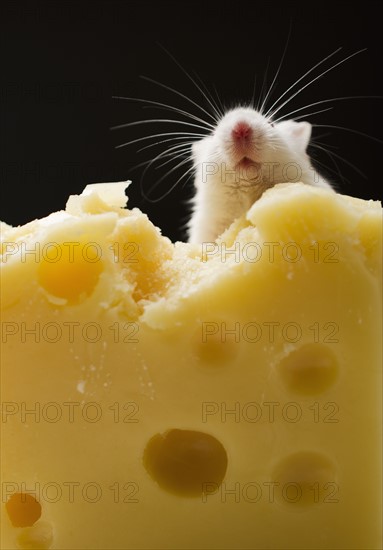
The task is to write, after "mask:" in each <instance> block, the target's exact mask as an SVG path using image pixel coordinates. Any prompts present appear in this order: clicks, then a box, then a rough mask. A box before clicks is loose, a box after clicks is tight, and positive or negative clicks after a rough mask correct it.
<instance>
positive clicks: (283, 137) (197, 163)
mask: <svg viewBox="0 0 383 550" xmlns="http://www.w3.org/2000/svg"><path fill="white" fill-rule="evenodd" d="M239 123H244V124H246V125H247V126H248V127H250V128H251V139H249V140H247V141H246V143H238V142H237V141H236V140H235V139H234V138H233V129H234V128H235V127H237V125H238V124H239ZM310 137H311V125H310V124H309V123H308V122H295V121H293V120H284V121H282V122H279V123H276V124H273V123H272V122H271V121H270V120H268V119H267V118H265V117H264V116H263V115H261V114H260V113H259V112H257V111H255V110H254V109H252V108H244V107H240V108H236V109H233V110H231V111H229V112H228V113H226V114H225V116H224V117H223V118H222V119H221V120H220V121H219V123H218V124H217V126H216V128H215V130H214V131H213V133H212V134H211V135H209V136H207V137H205V138H203V139H202V140H200V141H198V142H196V143H195V144H194V145H193V148H192V156H193V161H194V167H195V181H194V184H195V187H196V194H195V197H194V199H193V214H192V216H191V219H190V222H189V224H188V229H189V242H192V243H201V242H207V241H214V240H215V239H216V238H217V237H218V236H219V235H220V234H221V233H222V232H223V231H224V230H225V229H226V228H227V227H228V226H229V225H230V224H231V223H232V222H233V221H234V220H235V219H236V218H238V217H239V216H241V215H242V214H243V213H244V212H246V211H247V210H248V209H249V208H250V206H251V205H252V204H253V203H254V202H255V201H256V200H257V199H259V197H260V196H261V195H262V193H263V192H264V191H265V190H266V189H267V188H269V187H272V186H273V185H275V184H277V183H285V182H289V181H290V182H295V181H301V182H303V183H306V184H308V185H315V186H319V187H327V188H331V186H330V184H329V183H328V182H327V181H326V180H325V179H324V178H323V177H322V176H320V175H319V174H318V173H317V172H315V171H314V169H313V167H312V166H311V163H310V159H309V157H308V155H307V153H306V149H307V146H308V144H309V141H310Z"/></svg>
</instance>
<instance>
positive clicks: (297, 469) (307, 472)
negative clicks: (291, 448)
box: [273, 451, 339, 508]
mask: <svg viewBox="0 0 383 550" xmlns="http://www.w3.org/2000/svg"><path fill="white" fill-rule="evenodd" d="M273 481H274V482H275V483H276V485H275V496H276V498H277V499H278V501H279V502H281V503H283V504H285V505H288V506H292V505H294V506H295V507H296V508H302V507H303V508H306V507H308V506H312V505H315V504H323V503H326V502H338V499H339V495H338V484H337V482H336V468H335V466H334V464H333V463H332V462H331V461H330V460H329V458H328V457H327V456H325V455H323V454H321V453H317V452H314V451H300V452H297V453H294V454H291V455H289V456H288V457H286V458H284V459H283V460H281V461H280V463H279V464H278V465H277V466H276V468H275V469H274V472H273Z"/></svg>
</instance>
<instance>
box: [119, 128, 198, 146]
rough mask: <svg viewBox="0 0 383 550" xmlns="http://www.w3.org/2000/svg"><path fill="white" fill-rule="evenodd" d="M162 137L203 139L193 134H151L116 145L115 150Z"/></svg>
mask: <svg viewBox="0 0 383 550" xmlns="http://www.w3.org/2000/svg"><path fill="white" fill-rule="evenodd" d="M163 136H180V137H179V138H176V137H174V138H172V140H173V139H184V138H185V137H187V136H195V137H205V136H204V135H200V134H195V133H193V132H187V133H185V132H162V133H161V134H152V135H150V136H143V137H140V138H137V139H132V140H131V141H127V142H125V143H121V144H120V145H116V149H120V148H121V147H126V146H128V145H132V144H133V143H138V142H139V141H144V140H147V139H153V138H156V137H163ZM153 145H156V144H153Z"/></svg>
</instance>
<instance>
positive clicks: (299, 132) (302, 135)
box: [278, 120, 311, 152]
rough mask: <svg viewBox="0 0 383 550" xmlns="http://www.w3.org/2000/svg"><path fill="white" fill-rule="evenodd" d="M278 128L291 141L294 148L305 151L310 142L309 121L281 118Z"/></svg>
mask: <svg viewBox="0 0 383 550" xmlns="http://www.w3.org/2000/svg"><path fill="white" fill-rule="evenodd" d="M278 128H279V129H280V130H282V132H283V134H284V135H285V136H286V137H287V138H288V139H289V140H290V141H291V142H292V145H293V147H294V149H296V150H297V151H300V152H305V151H306V149H307V146H308V144H309V142H310V137H311V124H310V123H309V122H295V121H294V120H283V121H282V122H280V123H279V124H278Z"/></svg>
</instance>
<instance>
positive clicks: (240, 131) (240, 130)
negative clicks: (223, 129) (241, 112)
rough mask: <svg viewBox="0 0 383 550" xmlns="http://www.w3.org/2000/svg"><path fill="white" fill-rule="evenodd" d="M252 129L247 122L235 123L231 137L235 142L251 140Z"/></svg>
mask: <svg viewBox="0 0 383 550" xmlns="http://www.w3.org/2000/svg"><path fill="white" fill-rule="evenodd" d="M251 134H252V129H251V126H250V125H249V124H247V122H237V123H236V125H235V126H234V128H233V129H232V131H231V135H232V137H233V139H234V140H235V141H242V140H244V141H246V140H248V139H250V138H251Z"/></svg>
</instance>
